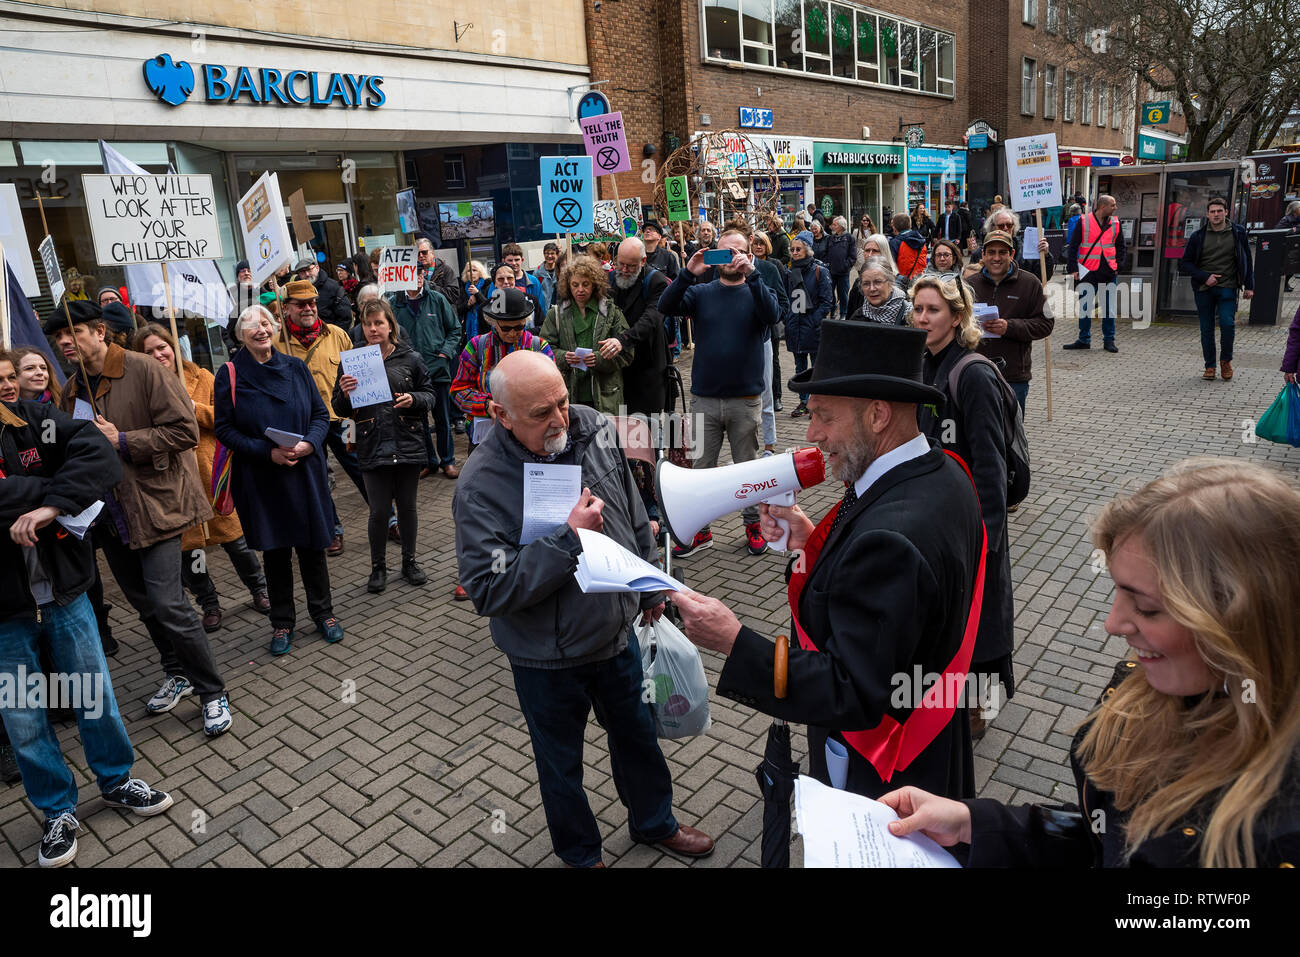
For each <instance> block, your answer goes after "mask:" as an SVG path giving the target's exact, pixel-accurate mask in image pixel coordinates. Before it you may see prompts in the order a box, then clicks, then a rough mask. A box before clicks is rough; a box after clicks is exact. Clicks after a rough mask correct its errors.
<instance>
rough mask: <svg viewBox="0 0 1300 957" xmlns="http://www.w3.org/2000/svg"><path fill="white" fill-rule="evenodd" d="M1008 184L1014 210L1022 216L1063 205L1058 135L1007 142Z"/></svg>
mask: <svg viewBox="0 0 1300 957" xmlns="http://www.w3.org/2000/svg"><path fill="white" fill-rule="evenodd" d="M1004 146H1005V148H1006V151H1007V181H1008V183H1009V184H1010V194H1009V198H1010V200H1011V208H1012V210H1014V211H1015V212H1017V213H1019V212H1021V211H1023V210H1027V209H1042V208H1044V207H1048V206H1060V205H1061V170H1060V168H1059V166H1058V165H1057V162H1058V161H1057V155H1056V134H1055V133H1040V134H1039V135H1037V136H1020V137H1016V138H1015V139H1010V140H1007V141H1006V143H1005V144H1004Z"/></svg>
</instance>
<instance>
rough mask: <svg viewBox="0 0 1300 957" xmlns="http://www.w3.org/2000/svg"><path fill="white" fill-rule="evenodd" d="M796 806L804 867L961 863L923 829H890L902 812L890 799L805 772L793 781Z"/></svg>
mask: <svg viewBox="0 0 1300 957" xmlns="http://www.w3.org/2000/svg"><path fill="white" fill-rule="evenodd" d="M794 808H795V816H796V820H797V822H798V828H799V833H800V834H802V835H803V846H804V850H803V866H804V867H961V865H960V864H958V863H957V861H956V859H955V858H954V857H953V856H952V855H951V854H949V853H948V852H947V851H945V850H944V849H943V848H942V847H940V846H939V845H938V844H936V843H935V842H934V841H932V840H930V838H928V837H926V836H925V835H924V834H921V833H920V832H916V833H912V834H909V835H908V836H907V837H895V836H894V835H893V834H891V833H889V822H890V821H897V820H898V815H897V814H895V813H894V811H893V809H892V808H890V807H889V806H888V805H885V804H881V803H880V802H879V801H873V800H872V799H871V798H869V797H863V796H862V795H861V794H852V793H850V792H848V791H837V790H835V789H834V788H828V787H827V786H826V785H824V784H822V783H821V782H820V781H818V780H817V779H816V778H810V777H808V776H807V775H802V774H801V775H800V776H799V779H798V780H797V781H795V785H794Z"/></svg>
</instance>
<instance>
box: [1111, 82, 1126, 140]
mask: <svg viewBox="0 0 1300 957" xmlns="http://www.w3.org/2000/svg"><path fill="white" fill-rule="evenodd" d="M1122 99H1123V94H1121V93H1120V91H1119V84H1118V83H1112V84H1111V87H1110V128H1111V129H1112V130H1117V129H1119V104H1120V102H1121V100H1122Z"/></svg>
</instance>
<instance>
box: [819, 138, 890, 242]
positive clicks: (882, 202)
mask: <svg viewBox="0 0 1300 957" xmlns="http://www.w3.org/2000/svg"><path fill="white" fill-rule="evenodd" d="M905 159H906V154H905V148H904V147H902V146H899V145H897V144H891V143H866V142H858V143H830V142H822V141H820V140H819V141H816V142H814V143H813V202H815V203H816V204H817V208H818V209H820V210H821V212H822V215H824V216H825V217H826V218H827V220H828V221H829V220H830V219H831V218H832V217H833V216H843V217H844V218H845V219H847V220H848V221H849V228H850V229H854V228H856V227H857V226H858V221H859V220H860V219H861V218H862V214H863V213H866V214H868V215H869V216H870V217H871V221H872V222H873V223H875V224H876V228H877V229H881V230H883V229H884V221H885V211H886V210H888V211H889V212H890V213H901V212H905V211H906V209H907V185H906V183H905V182H904V179H903V174H904V163H905Z"/></svg>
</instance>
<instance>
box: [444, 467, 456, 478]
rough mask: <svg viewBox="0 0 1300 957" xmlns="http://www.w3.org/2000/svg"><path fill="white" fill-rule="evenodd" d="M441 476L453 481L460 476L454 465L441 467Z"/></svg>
mask: <svg viewBox="0 0 1300 957" xmlns="http://www.w3.org/2000/svg"><path fill="white" fill-rule="evenodd" d="M442 474H443V475H445V476H446V477H447V478H449V479H455V478H457V477H458V476H459V475H460V469H459V468H457V467H456V466H454V465H444V466H443V467H442Z"/></svg>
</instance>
